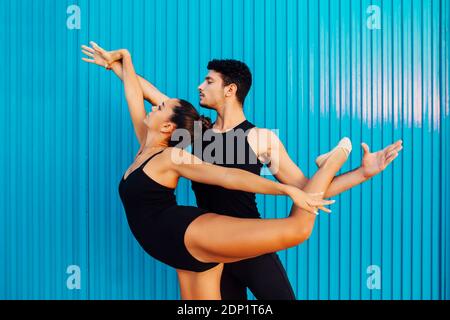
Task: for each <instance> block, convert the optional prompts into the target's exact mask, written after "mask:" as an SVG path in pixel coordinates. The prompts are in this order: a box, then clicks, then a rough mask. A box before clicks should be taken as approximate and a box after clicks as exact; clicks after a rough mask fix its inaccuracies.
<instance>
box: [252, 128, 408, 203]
mask: <svg viewBox="0 0 450 320" xmlns="http://www.w3.org/2000/svg"><path fill="white" fill-rule="evenodd" d="M249 143H250V144H251V145H252V149H253V150H257V151H256V154H257V155H258V157H259V158H260V160H262V161H263V162H265V163H268V167H269V169H270V171H271V172H272V174H273V175H274V176H275V178H276V179H277V180H278V181H280V182H281V183H284V184H289V185H293V186H296V187H297V188H300V189H303V188H304V187H305V185H306V184H307V183H308V182H309V179H308V178H307V177H306V176H305V175H304V174H303V172H302V171H301V170H300V168H299V167H298V166H297V165H296V164H295V163H294V162H293V161H292V159H291V158H290V157H289V154H288V153H287V151H286V148H285V147H284V145H283V143H282V142H281V141H280V139H279V138H278V136H277V135H276V134H274V133H273V132H272V131H270V130H268V129H261V128H255V129H254V130H252V131H251V132H250V134H249ZM401 144H402V142H401V140H399V141H397V142H396V143H394V144H392V145H390V146H388V147H386V148H385V149H383V150H381V151H378V152H377V153H370V152H369V148H368V146H367V145H365V144H364V145H365V146H363V149H364V158H363V161H362V165H361V166H360V167H358V168H356V169H354V170H352V171H349V172H346V173H344V174H341V175H339V176H336V177H334V179H333V180H332V182H331V184H330V186H329V187H328V189H327V190H326V191H325V194H324V198H331V197H333V196H336V195H338V194H340V193H342V192H344V191H347V190H349V189H351V188H353V187H354V186H356V185H359V184H361V183H363V182H365V181H367V180H369V179H370V178H371V177H372V176H374V175H376V174H378V173H380V172H381V171H383V170H384V169H385V168H386V167H387V165H388V164H389V163H390V162H392V161H393V160H394V159H395V158H396V157H397V156H398V152H399V151H400V150H401V149H402V145H401Z"/></svg>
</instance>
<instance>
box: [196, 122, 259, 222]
mask: <svg viewBox="0 0 450 320" xmlns="http://www.w3.org/2000/svg"><path fill="white" fill-rule="evenodd" d="M254 127H255V126H254V125H253V124H252V123H250V122H249V121H247V120H245V121H244V122H242V123H241V124H239V125H238V126H236V127H235V128H233V129H232V130H230V131H227V132H224V133H215V132H213V131H212V130H208V131H207V132H206V133H205V134H204V136H203V143H201V142H199V143H194V145H193V153H194V154H195V155H196V156H197V157H199V158H200V159H202V160H203V161H205V162H209V163H213V164H216V165H219V166H223V167H228V168H237V169H242V170H246V171H249V172H251V173H254V174H256V175H260V173H261V168H262V166H263V164H262V163H261V162H260V161H259V160H258V158H257V156H256V154H255V153H254V152H253V150H252V149H251V147H250V145H249V144H248V141H247V136H248V133H249V131H250V129H251V128H254ZM220 140H221V141H222V142H223V143H222V145H220V143H219V141H220ZM192 190H193V191H194V193H195V197H196V199H197V206H198V207H200V208H203V209H206V210H209V211H211V212H215V213H219V214H223V215H228V216H233V217H239V218H259V217H260V214H259V212H258V208H257V206H256V196H255V194H254V193H250V192H244V191H238V190H228V189H224V188H222V187H219V186H213V185H206V184H201V183H197V182H194V181H192Z"/></svg>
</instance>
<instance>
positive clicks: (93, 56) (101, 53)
mask: <svg viewBox="0 0 450 320" xmlns="http://www.w3.org/2000/svg"><path fill="white" fill-rule="evenodd" d="M90 45H91V47H88V46H85V45H82V46H81V49H82V50H81V51H82V52H83V54H85V55H86V56H88V57H89V58H85V57H84V58H82V60H83V61H85V62H88V63H93V64H96V65H99V66H102V67H105V68H106V69H108V70H109V69H111V65H112V64H113V63H114V62H115V61H119V60H122V58H123V56H124V53H125V51H126V50H123V49H121V50H115V51H106V50H105V49H103V48H102V47H100V46H99V45H98V44H96V43H95V42H94V41H91V42H90Z"/></svg>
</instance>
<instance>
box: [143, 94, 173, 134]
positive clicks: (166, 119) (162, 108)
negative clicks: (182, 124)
mask: <svg viewBox="0 0 450 320" xmlns="http://www.w3.org/2000/svg"><path fill="white" fill-rule="evenodd" d="M176 105H177V100H176V99H169V100H166V101H164V102H163V103H161V104H160V105H159V106H152V109H151V111H150V112H149V113H147V116H146V117H145V119H144V123H145V125H146V126H147V127H148V128H149V129H151V130H156V131H160V130H161V129H162V128H163V127H164V126H166V125H168V124H170V119H171V117H172V114H173V108H174V107H175V106H176Z"/></svg>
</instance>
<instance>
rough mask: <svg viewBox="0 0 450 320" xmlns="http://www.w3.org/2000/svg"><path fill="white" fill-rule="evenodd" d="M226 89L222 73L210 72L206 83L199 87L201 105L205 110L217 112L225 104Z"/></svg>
mask: <svg viewBox="0 0 450 320" xmlns="http://www.w3.org/2000/svg"><path fill="white" fill-rule="evenodd" d="M225 89H226V88H224V87H223V80H222V77H221V75H220V73H218V72H216V71H214V70H210V71H209V72H208V74H207V75H206V77H205V81H203V82H202V83H201V84H200V85H199V86H198V91H199V93H200V105H201V106H202V107H204V108H208V109H214V110H217V108H218V107H219V106H221V105H223V103H224V99H225Z"/></svg>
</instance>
